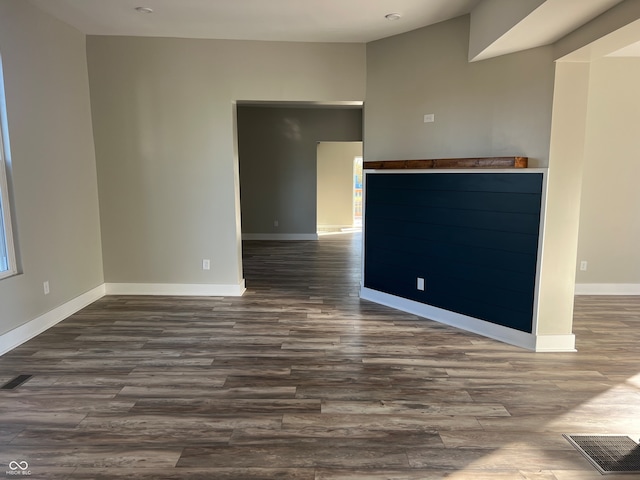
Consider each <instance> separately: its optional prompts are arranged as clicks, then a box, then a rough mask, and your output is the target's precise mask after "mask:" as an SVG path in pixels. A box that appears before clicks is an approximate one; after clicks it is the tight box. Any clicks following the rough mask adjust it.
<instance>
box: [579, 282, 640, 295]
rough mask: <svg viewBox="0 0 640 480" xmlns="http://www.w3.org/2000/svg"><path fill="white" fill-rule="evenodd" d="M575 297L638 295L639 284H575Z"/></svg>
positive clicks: (639, 293) (639, 292)
mask: <svg viewBox="0 0 640 480" xmlns="http://www.w3.org/2000/svg"><path fill="white" fill-rule="evenodd" d="M576 295H640V284H638V283H577V284H576Z"/></svg>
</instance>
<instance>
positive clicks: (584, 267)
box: [580, 260, 587, 272]
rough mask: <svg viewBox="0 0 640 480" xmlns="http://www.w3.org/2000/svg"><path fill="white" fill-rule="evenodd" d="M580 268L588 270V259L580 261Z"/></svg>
mask: <svg viewBox="0 0 640 480" xmlns="http://www.w3.org/2000/svg"><path fill="white" fill-rule="evenodd" d="M580 270H581V271H583V272H586V271H587V261H586V260H582V261H581V262H580Z"/></svg>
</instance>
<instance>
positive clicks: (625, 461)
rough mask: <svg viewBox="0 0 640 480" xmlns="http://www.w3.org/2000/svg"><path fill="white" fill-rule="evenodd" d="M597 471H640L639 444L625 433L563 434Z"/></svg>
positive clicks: (605, 472)
mask: <svg viewBox="0 0 640 480" xmlns="http://www.w3.org/2000/svg"><path fill="white" fill-rule="evenodd" d="M563 436H564V438H566V439H567V440H568V441H569V443H571V445H573V446H574V447H575V448H576V449H577V450H578V451H579V452H580V453H582V455H584V456H585V458H586V459H587V460H589V461H590V462H591V463H592V464H593V466H594V467H596V468H597V469H598V471H599V472H600V473H601V474H603V475H606V474H608V473H640V445H638V444H637V443H636V442H635V441H633V440H632V439H631V438H629V437H627V436H625V435H563Z"/></svg>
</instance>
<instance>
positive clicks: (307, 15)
mask: <svg viewBox="0 0 640 480" xmlns="http://www.w3.org/2000/svg"><path fill="white" fill-rule="evenodd" d="M28 1H30V2H31V3H32V4H34V5H36V6H37V7H39V8H41V9H42V10H45V11H46V12H48V13H50V14H51V15H53V16H54V17H57V18H58V19H60V20H62V21H64V22H65V23H68V24H70V25H72V26H74V27H76V28H77V29H78V30H80V31H81V32H83V33H85V34H87V35H131V36H149V37H178V38H214V39H233V40H269V41H298V42H354V43H366V42H371V41H374V40H378V39H381V38H385V37H389V36H392V35H397V34H400V33H404V32H408V31H410V30H415V29H417V28H420V27H423V26H427V25H431V24H434V23H438V22H441V21H444V20H448V19H450V18H454V17H457V16H460V15H465V14H467V13H470V12H471V11H472V10H473V8H474V7H475V6H476V5H478V4H479V3H480V2H481V1H487V0H28ZM489 1H492V2H494V3H495V2H496V0H489ZM497 1H505V2H512V1H513V2H515V1H521V0H497ZM620 1H621V0H542V1H541V4H542V6H541V7H540V8H538V9H536V11H534V13H536V14H537V16H536V17H535V18H534V15H530V17H531V19H530V20H527V19H525V20H526V21H524V22H520V25H515V26H514V27H513V29H512V30H511V31H509V32H508V35H506V36H505V38H504V39H500V41H499V42H496V45H495V46H492V48H493V49H494V50H496V49H497V50H500V51H498V52H497V53H496V55H500V54H504V53H509V52H513V51H518V50H524V49H527V48H533V47H536V46H540V45H544V44H548V43H549V42H550V41H554V40H556V39H558V38H561V37H563V36H564V35H566V34H567V33H569V32H571V31H572V30H574V29H575V28H577V27H579V26H580V25H582V24H584V23H586V22H587V21H589V20H591V19H592V18H594V17H595V16H597V15H598V14H599V13H601V12H603V11H604V10H606V9H607V8H610V7H611V6H612V5H614V4H616V3H619V2H620ZM638 1H640V0H638ZM498 5H499V4H498ZM139 6H142V7H149V8H152V9H153V13H151V14H144V13H139V12H137V11H136V10H135V7H139ZM539 12H544V15H541V14H539ZM388 13H399V14H401V15H402V17H401V18H400V19H399V20H396V21H389V20H387V19H385V15H386V14H388ZM527 18H528V17H527ZM491 56H495V55H491Z"/></svg>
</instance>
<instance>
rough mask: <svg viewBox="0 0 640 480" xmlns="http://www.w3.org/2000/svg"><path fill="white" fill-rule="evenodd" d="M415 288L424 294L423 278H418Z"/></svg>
mask: <svg viewBox="0 0 640 480" xmlns="http://www.w3.org/2000/svg"><path fill="white" fill-rule="evenodd" d="M416 288H417V289H418V290H422V291H423V292H424V278H420V277H418V282H417V284H416Z"/></svg>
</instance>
